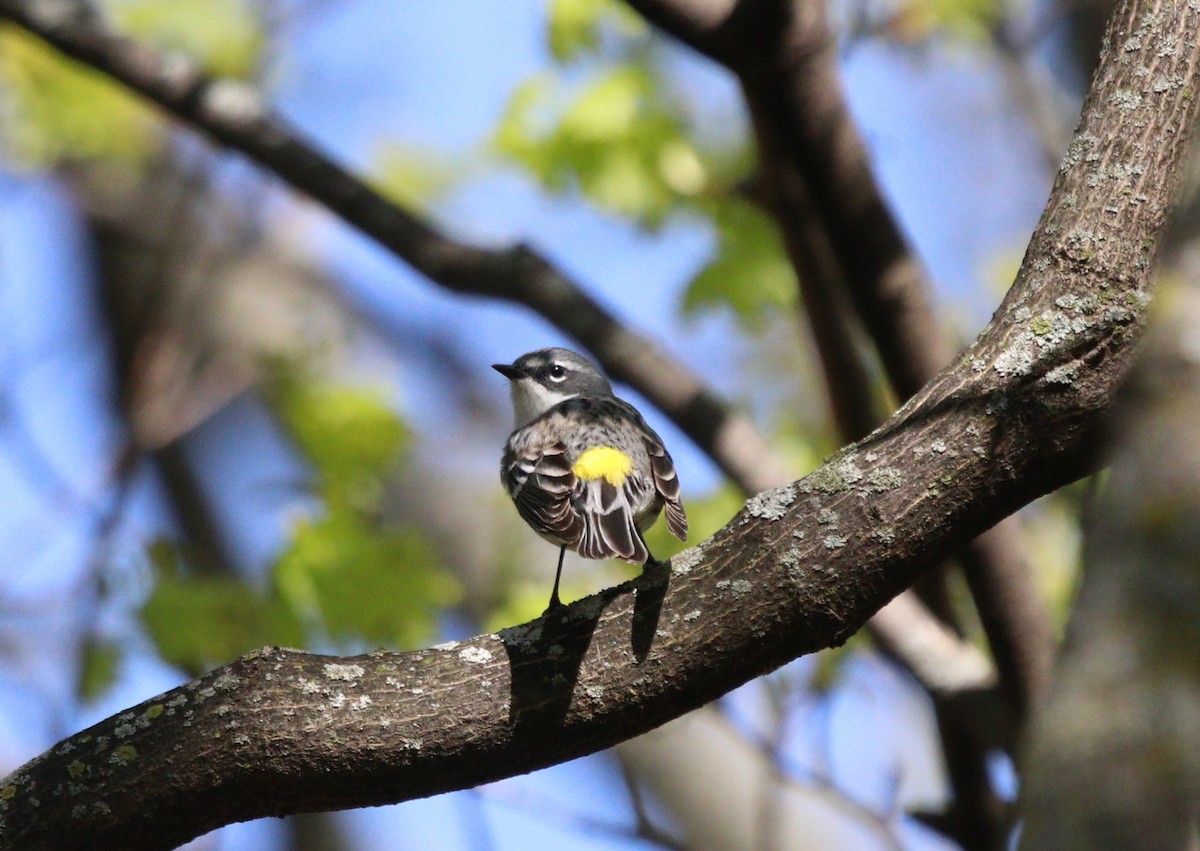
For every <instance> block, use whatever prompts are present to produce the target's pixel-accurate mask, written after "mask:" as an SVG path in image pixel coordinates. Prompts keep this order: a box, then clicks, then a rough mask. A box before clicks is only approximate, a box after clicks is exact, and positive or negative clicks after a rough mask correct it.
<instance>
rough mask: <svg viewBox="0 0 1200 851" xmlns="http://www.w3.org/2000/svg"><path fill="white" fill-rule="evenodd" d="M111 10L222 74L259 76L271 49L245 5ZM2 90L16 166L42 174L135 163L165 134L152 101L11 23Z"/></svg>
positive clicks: (132, 0) (230, 1)
mask: <svg viewBox="0 0 1200 851" xmlns="http://www.w3.org/2000/svg"><path fill="white" fill-rule="evenodd" d="M106 11H109V12H111V16H112V18H113V23H114V25H115V26H116V27H117V28H118V29H120V30H122V31H124V32H128V33H129V34H130V35H132V36H135V37H137V38H141V39H145V40H146V41H147V42H149V43H151V44H154V45H156V46H158V47H160V48H162V49H164V50H169V51H174V52H179V53H183V54H186V55H187V56H189V57H191V58H192V59H193V60H194V61H196V62H197V63H199V64H200V65H201V66H202V67H203V68H205V69H207V70H208V71H209V72H210V73H212V74H215V75H219V76H232V77H243V78H244V77H249V76H251V75H252V74H253V73H254V71H255V69H256V68H257V65H258V62H259V60H260V58H261V56H262V52H263V49H264V39H265V36H264V33H263V31H262V27H261V25H260V22H259V20H258V17H257V12H256V11H255V9H254V7H253V6H252V5H251V4H247V3H244V2H241V1H240V0H191V2H188V3H179V2H175V0H127V2H122V3H114V4H112V5H111V8H110V9H106ZM0 87H2V88H3V91H4V99H5V115H4V119H5V120H4V121H3V123H2V124H0V133H2V134H3V136H2V138H3V144H4V147H5V149H6V155H7V157H8V159H10V161H12V163H13V164H14V165H19V166H22V167H25V168H34V169H44V168H51V167H53V166H54V165H55V164H57V163H59V162H61V161H79V160H97V159H101V160H106V161H109V163H110V164H118V163H124V164H126V165H137V164H140V163H142V162H144V161H145V160H146V159H147V158H148V157H149V156H151V155H152V154H153V153H154V152H155V151H156V150H157V148H158V146H159V145H160V144H161V141H162V139H163V136H164V127H165V126H164V124H163V122H162V120H161V119H160V118H159V116H158V113H157V111H156V109H155V108H154V107H152V106H150V105H148V104H147V103H146V101H144V100H143V99H141V98H140V97H137V96H135V95H131V94H128V93H127V92H126V90H125V89H124V88H123V87H121V86H120V85H118V84H116V83H112V82H109V81H108V80H107V79H106V78H105V77H103V76H102V75H101V74H99V73H97V72H95V71H90V70H88V69H86V68H84V67H83V66H81V65H79V64H77V63H75V62H73V61H71V60H68V59H64V58H62V56H61V54H59V53H58V52H57V51H55V50H54V49H52V48H50V47H48V46H46V45H45V44H44V43H43V42H42V41H41V40H39V39H37V38H34V37H33V36H30V35H28V34H26V33H25V32H24V31H23V30H20V29H18V28H17V27H14V26H12V25H10V24H4V25H0Z"/></svg>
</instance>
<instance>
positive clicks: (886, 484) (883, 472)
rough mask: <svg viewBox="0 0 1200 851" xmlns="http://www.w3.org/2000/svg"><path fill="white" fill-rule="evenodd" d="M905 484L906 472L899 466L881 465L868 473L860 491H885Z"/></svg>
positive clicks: (866, 492)
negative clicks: (901, 470)
mask: <svg viewBox="0 0 1200 851" xmlns="http://www.w3.org/2000/svg"><path fill="white" fill-rule="evenodd" d="M902 484H904V474H903V473H901V472H900V469H899V468H898V467H879V468H878V469H875V470H872V471H871V472H870V473H868V474H867V477H866V479H865V480H864V481H863V483H862V485H861V487H860V488H859V491H860V492H861V493H864V494H868V493H885V492H887V491H890V490H895V489H896V488H898V487H900V485H902Z"/></svg>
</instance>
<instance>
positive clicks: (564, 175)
mask: <svg viewBox="0 0 1200 851" xmlns="http://www.w3.org/2000/svg"><path fill="white" fill-rule="evenodd" d="M657 85H658V84H657V82H656V80H655V79H654V77H653V76H652V75H651V74H650V73H649V72H648V70H647V69H646V68H645V67H643V66H641V65H634V64H624V65H618V66H615V67H613V68H609V69H607V70H606V71H605V72H603V73H602V74H600V75H598V76H596V77H594V78H592V79H591V80H590V81H589V82H588V83H587V84H585V85H583V86H582V87H579V88H578V89H574V88H572V89H570V90H568V89H567V88H566V87H565V86H566V84H564V83H562V82H561V81H556V80H554V79H553V78H549V77H545V76H541V77H535V78H532V79H530V80H528V81H526V82H525V83H524V84H523V85H522V86H520V87H519V88H518V90H517V91H516V93H515V94H514V95H513V97H512V99H511V100H510V102H509V105H508V108H507V110H506V111H505V114H504V115H503V116H502V118H501V120H500V122H499V124H498V126H497V129H496V133H495V136H494V143H495V146H496V149H497V150H498V151H499V152H500V153H501V154H502V155H503V156H505V157H507V158H508V159H509V160H510V161H513V162H515V163H517V164H519V165H521V166H522V167H524V168H525V169H526V170H527V171H528V172H529V173H530V174H531V175H532V176H533V177H534V178H536V179H537V180H538V181H540V182H541V183H542V184H543V185H544V186H545V187H546V188H547V189H549V190H550V191H552V192H566V191H568V190H571V189H575V190H578V191H580V192H582V193H583V195H584V196H586V197H587V198H588V199H589V200H590V201H592V202H593V203H595V204H596V205H597V206H598V207H600V208H601V209H604V210H608V211H610V212H613V213H617V214H620V215H624V216H628V217H630V218H632V219H634V220H635V221H637V222H639V223H640V224H643V225H646V226H654V225H657V224H659V223H660V222H661V221H662V220H663V218H664V217H665V216H666V215H667V214H668V213H669V212H670V211H671V210H672V209H674V208H677V207H680V208H682V207H684V206H687V205H690V204H691V203H692V199H693V197H694V196H697V195H699V194H700V193H702V192H703V191H704V190H705V189H706V188H707V186H708V182H709V172H708V170H707V168H706V167H705V164H704V162H703V159H702V158H701V156H700V155H699V153H698V152H697V151H696V149H695V147H694V146H693V145H692V143H691V142H690V140H689V139H688V138H687V137H686V135H685V133H684V127H683V123H682V121H681V119H680V118H679V117H678V116H677V115H675V114H674V113H673V111H672V110H671V109H669V108H668V107H667V105H666V104H665V103H664V102H663V101H662V100H661V98H660V96H659V94H658V88H657Z"/></svg>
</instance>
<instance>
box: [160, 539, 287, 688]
mask: <svg viewBox="0 0 1200 851" xmlns="http://www.w3.org/2000/svg"><path fill="white" fill-rule="evenodd" d="M149 554H150V559H151V562H152V564H153V566H154V568H155V582H154V588H153V590H152V591H151V593H150V596H149V597H148V598H147V600H146V602H145V604H143V606H142V610H141V616H142V624H143V626H145V628H146V632H147V634H148V635H149V636H150V638H151V639H152V640H153V641H154V645H155V647H157V648H158V654H159V656H161V657H162V658H163V659H164V660H165V661H167V662H169V663H171V664H172V665H176V666H178V667H179V668H182V669H183V670H184V671H186V672H187V673H188V674H190V675H192V676H196V675H198V674H200V673H203V672H204V671H207V670H209V669H210V668H212V667H214V666H216V665H219V664H224V663H225V662H228V661H230V660H231V659H236V658H237V657H238V656H240V655H241V654H243V653H245V652H247V651H249V650H252V649H254V648H256V647H262V646H264V645H268V644H277V645H282V646H285V647H295V646H298V645H301V644H303V643H304V640H303V639H304V634H303V632H302V631H301V629H300V624H299V622H298V621H297V619H296V617H295V616H294V614H293V613H292V611H291V609H290V608H289V607H288V606H287V605H285V603H284V602H283V600H281V599H280V598H279V597H278V595H276V594H274V593H273V592H272V591H270V590H266V591H264V590H261V589H259V588H256V587H255V586H254V585H252V584H251V583H249V582H246V581H244V580H242V579H239V578H238V577H235V576H211V575H196V574H190V573H188V571H187V570H186V569H185V566H184V563H185V558H184V556H183V554H182V553H180V552H179V550H178V549H177V548H176V547H175V546H174V545H173V544H171V543H170V542H168V541H165V540H159V541H156V542H155V543H154V544H152V545H151V547H150V551H149Z"/></svg>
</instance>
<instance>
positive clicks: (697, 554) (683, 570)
mask: <svg viewBox="0 0 1200 851" xmlns="http://www.w3.org/2000/svg"><path fill="white" fill-rule="evenodd" d="M703 561H704V545H703V544H698V545H697V546H694V547H688V548H687V549H686V550H684V551H683V552H681V553H678V554H676V555H675V556H673V557H672V558H671V572H672V573H674V574H677V575H679V576H686V575H687V574H689V573H691V572H692V568H693V567H695V566H696V565H698V564H700V563H701V562H703Z"/></svg>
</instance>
